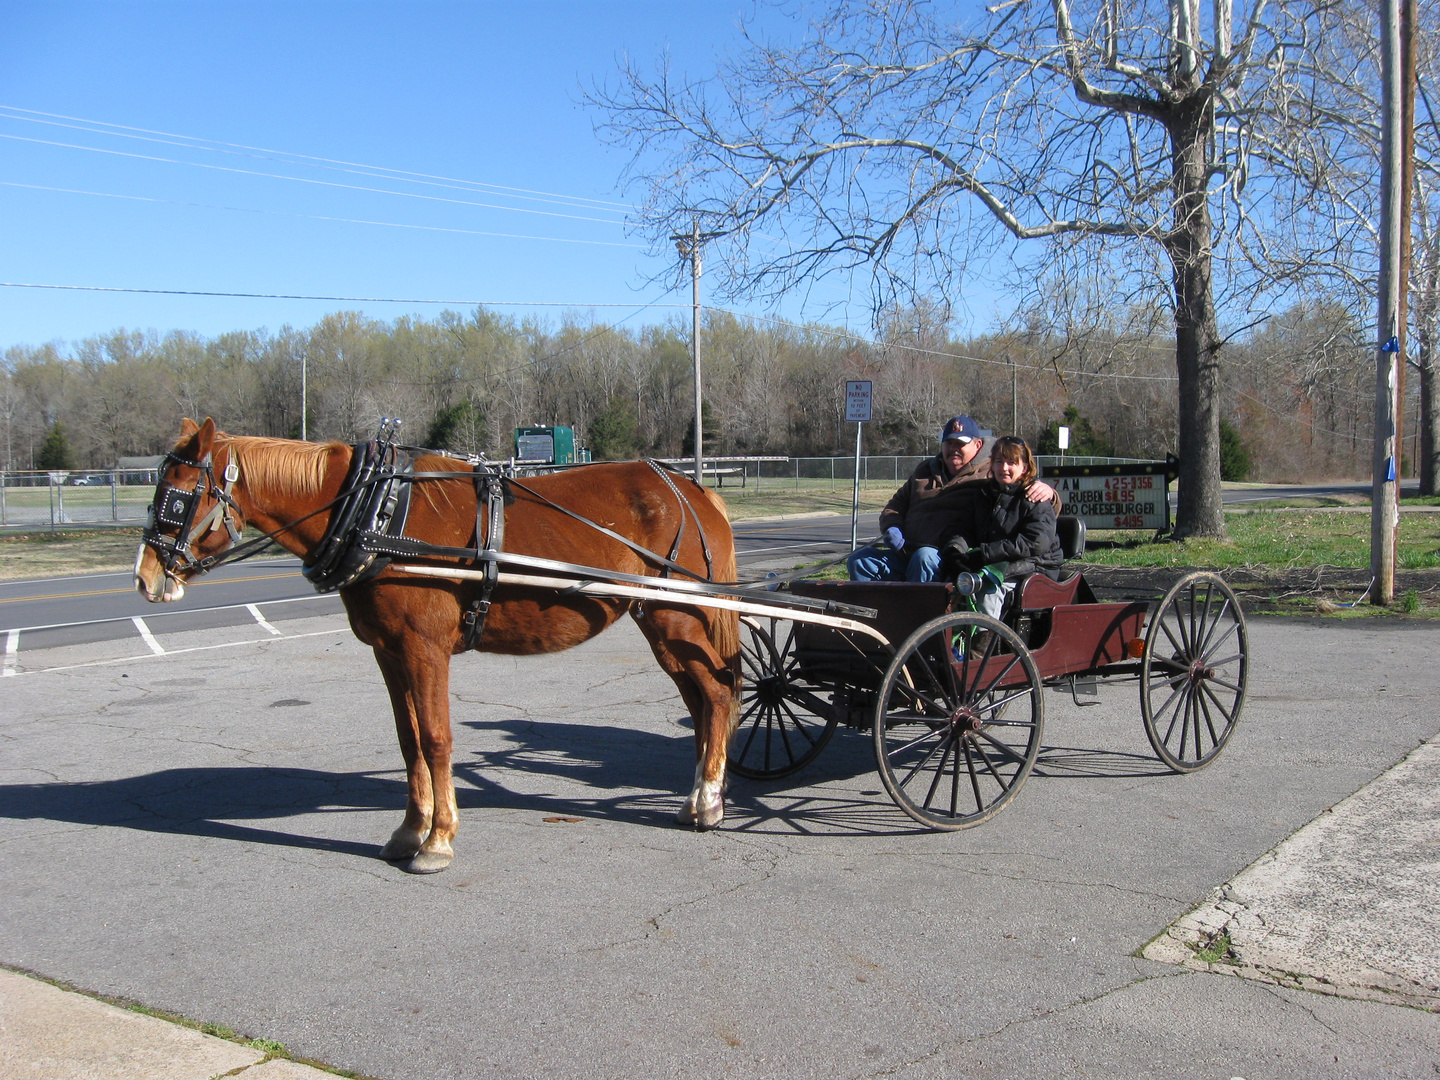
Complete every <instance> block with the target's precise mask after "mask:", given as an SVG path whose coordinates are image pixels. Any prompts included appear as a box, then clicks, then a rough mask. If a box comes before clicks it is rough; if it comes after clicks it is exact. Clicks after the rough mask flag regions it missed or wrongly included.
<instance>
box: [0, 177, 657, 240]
mask: <svg viewBox="0 0 1440 1080" xmlns="http://www.w3.org/2000/svg"><path fill="white" fill-rule="evenodd" d="M0 186H3V187H14V188H26V189H28V190H30V191H55V192H59V193H61V194H65V195H93V196H95V197H97V198H102V199H125V200H127V201H129V202H148V203H158V204H160V205H164V206H190V207H194V208H196V209H199V210H226V211H231V212H233V213H237V214H265V215H268V216H271V217H292V218H301V219H303V220H306V221H333V222H337V223H339V224H342V225H379V226H382V227H384V228H389V229H416V230H420V231H423V232H443V233H460V234H462V235H465V236H495V237H500V238H502V239H506V240H548V241H550V242H552V243H556V244H588V245H591V246H592V247H624V248H643V247H644V246H645V245H644V244H631V243H627V242H625V241H623V240H574V239H571V238H569V237H565V236H528V235H526V234H524V233H502V232H491V231H489V230H485V229H458V228H451V227H449V226H445V225H409V224H405V223H403V222H398V221H370V220H367V219H365V218H345V217H332V216H330V215H326V214H302V213H300V212H298V211H295V210H257V209H254V208H253V207H248V206H217V205H215V204H213V203H197V202H185V201H181V200H179V199H157V198H155V197H154V196H151V195H119V194H116V193H115V192H111V191H85V190H82V189H79V188H62V187H52V186H50V185H47V184H21V183H18V182H16V181H13V180H0Z"/></svg>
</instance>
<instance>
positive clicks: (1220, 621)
mask: <svg viewBox="0 0 1440 1080" xmlns="http://www.w3.org/2000/svg"><path fill="white" fill-rule="evenodd" d="M1249 652H1250V650H1249V638H1248V635H1247V634H1246V632H1245V613H1244V612H1242V611H1241V610H1240V601H1239V600H1237V599H1236V598H1235V593H1234V592H1233V591H1231V589H1230V586H1229V585H1226V584H1225V582H1224V581H1222V580H1221V579H1220V578H1219V577H1217V576H1216V575H1214V574H1207V573H1204V572H1200V573H1195V574H1188V575H1186V576H1185V577H1183V578H1181V579H1180V580H1179V581H1177V582H1176V583H1175V584H1174V585H1173V586H1172V587H1171V589H1170V591H1169V592H1167V593H1166V594H1165V598H1164V599H1163V600H1161V601H1160V605H1159V607H1157V608H1156V609H1155V613H1154V614H1153V615H1152V616H1151V617H1150V625H1149V626H1148V627H1147V628H1146V630H1145V654H1144V657H1143V659H1142V660H1141V662H1140V714H1141V715H1142V716H1143V717H1144V718H1145V734H1146V735H1147V736H1149V738H1150V745H1151V746H1153V747H1154V748H1155V753H1156V754H1157V755H1158V756H1159V758H1160V760H1161V761H1163V762H1164V763H1165V764H1166V765H1168V766H1170V768H1172V769H1174V770H1175V771H1176V772H1194V771H1195V770H1196V769H1200V768H1203V767H1204V766H1206V765H1208V764H1210V762H1212V761H1213V760H1215V758H1216V756H1217V755H1218V754H1219V753H1220V751H1221V750H1223V749H1225V744H1226V743H1227V742H1229V741H1230V736H1231V734H1233V733H1234V731H1235V725H1236V724H1237V723H1238V722H1239V720H1240V709H1241V708H1242V707H1243V706H1244V704H1245V680H1246V676H1247V673H1248V671H1249V667H1250V661H1249Z"/></svg>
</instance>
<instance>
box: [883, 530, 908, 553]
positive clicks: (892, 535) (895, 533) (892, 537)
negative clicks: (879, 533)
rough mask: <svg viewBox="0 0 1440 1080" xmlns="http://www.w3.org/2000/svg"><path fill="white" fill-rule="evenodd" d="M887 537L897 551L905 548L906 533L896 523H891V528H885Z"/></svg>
mask: <svg viewBox="0 0 1440 1080" xmlns="http://www.w3.org/2000/svg"><path fill="white" fill-rule="evenodd" d="M885 539H886V540H888V541H889V542H890V546H891V547H892V548H894V549H895V550H896V551H904V550H905V534H904V533H902V532H901V531H900V530H899V529H898V528H896V527H895V526H894V525H891V526H890V528H888V529H886V530H885Z"/></svg>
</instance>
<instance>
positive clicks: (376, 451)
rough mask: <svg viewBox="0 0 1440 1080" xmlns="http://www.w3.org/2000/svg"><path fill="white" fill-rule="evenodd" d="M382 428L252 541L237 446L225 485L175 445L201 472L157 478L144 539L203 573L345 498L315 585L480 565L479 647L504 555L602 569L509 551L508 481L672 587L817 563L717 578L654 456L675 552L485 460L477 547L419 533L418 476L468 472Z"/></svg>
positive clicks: (750, 586) (771, 582)
mask: <svg viewBox="0 0 1440 1080" xmlns="http://www.w3.org/2000/svg"><path fill="white" fill-rule="evenodd" d="M384 434H385V433H384V432H382V438H381V439H378V440H374V441H372V442H369V443H361V444H358V445H356V446H353V447H352V448H351V450H352V457H351V463H350V467H349V472H348V474H347V476H346V479H345V482H344V484H343V485H342V487H341V491H340V493H339V494H338V495H336V496H335V497H334V498H333V499H330V500H329V501H328V502H325V503H323V504H322V505H320V506H318V507H316V508H315V509H314V510H311V511H310V512H309V513H307V514H305V515H304V516H302V517H299V518H297V519H296V520H294V521H292V522H290V523H288V524H286V525H282V526H281V527H280V528H278V529H275V530H273V531H272V532H268V533H265V534H264V535H262V536H258V537H256V538H254V539H252V540H249V541H246V542H245V543H238V541H239V540H240V535H241V528H243V525H244V519H243V515H242V514H241V512H240V507H239V505H238V504H237V503H236V502H235V499H234V497H233V495H232V491H233V490H234V487H235V484H236V482H237V481H238V480H239V479H240V466H239V463H238V458H237V457H236V456H234V451H233V449H232V451H231V453H232V457H231V460H230V461H229V463H228V464H227V465H226V466H225V470H224V472H223V478H224V481H225V484H224V487H221V486H220V484H219V483H218V482H217V480H216V478H215V469H214V463H213V460H212V457H211V455H210V454H208V453H207V454H206V455H205V457H204V458H203V459H202V460H200V461H190V460H189V459H187V458H183V457H181V456H180V455H178V454H176V453H174V452H173V451H172V452H170V453H168V454H166V460H167V461H169V462H173V463H175V464H179V465H185V466H188V467H190V468H193V469H197V470H198V471H199V472H200V476H199V477H198V478H197V479H196V481H195V486H194V487H193V488H192V489H189V490H187V489H185V488H182V487H180V486H178V485H175V484H172V483H169V482H168V481H166V480H164V479H163V475H162V479H161V480H160V482H159V483H158V484H157V485H156V489H155V499H154V502H153V503H152V505H151V507H150V512H149V515H148V520H147V523H146V527H145V532H144V534H143V541H144V543H145V544H146V545H148V546H149V547H151V548H153V549H154V550H155V552H156V554H157V555H158V556H159V558H160V561H161V564H162V566H163V567H164V570H165V573H166V574H167V575H168V576H170V577H172V578H174V577H177V576H178V575H179V574H181V573H186V572H192V571H193V572H198V573H201V574H204V573H208V572H209V571H211V570H213V569H215V568H216V567H218V566H223V565H226V564H228V563H233V562H239V561H241V560H243V559H248V558H250V557H251V556H253V555H255V554H257V553H259V552H260V551H261V550H263V549H265V548H266V547H268V546H270V545H271V544H272V543H273V542H274V539H275V537H277V536H279V535H281V534H282V533H285V532H288V531H290V530H292V529H294V528H295V527H296V526H298V525H300V524H302V523H303V522H305V521H308V520H309V519H310V518H313V517H315V516H317V515H319V514H323V513H325V512H326V511H328V510H331V509H333V508H335V507H337V506H338V507H340V510H339V511H338V512H337V513H336V514H334V515H333V516H332V518H331V520H330V522H329V524H328V526H327V528H326V530H325V533H324V535H323V536H322V537H321V539H320V541H319V543H318V544H317V545H316V548H315V554H314V555H313V556H312V557H311V559H310V560H309V562H308V564H307V565H306V566H305V568H304V570H303V573H304V575H305V577H306V579H307V580H309V581H310V583H311V584H312V585H314V586H315V588H316V590H317V591H320V592H330V591H333V590H335V589H339V588H344V587H346V586H348V585H353V584H357V583H359V582H360V581H363V580H366V579H368V578H371V577H374V576H375V575H377V574H379V573H380V572H381V571H382V570H384V569H385V567H386V566H388V565H389V563H390V561H391V559H392V558H394V557H397V556H399V557H409V558H417V557H418V558H440V559H456V560H463V561H466V562H471V563H476V564H479V566H480V568H481V569H482V571H483V574H484V576H483V578H482V581H481V589H480V593H479V596H478V598H477V599H476V600H474V601H473V602H472V603H471V604H470V605H469V607H468V608H467V609H466V611H465V613H464V615H463V617H462V621H463V628H464V633H465V640H466V646H467V648H468V647H472V646H473V644H474V643H475V642H476V641H478V640H479V637H480V634H481V633H482V632H483V629H484V624H485V616H486V614H487V613H488V611H489V608H490V595H491V593H492V592H493V590H494V588H495V585H496V582H497V580H498V577H499V564H500V563H502V562H513V563H520V564H528V565H530V566H532V567H536V568H540V567H544V568H546V569H550V570H559V571H564V572H567V573H573V574H578V575H580V576H581V577H582V578H585V577H591V576H593V575H594V573H595V569H596V568H595V567H593V566H581V565H578V564H573V563H565V562H559V561H556V560H551V559H540V558H534V557H530V556H521V555H510V554H508V553H504V552H503V537H504V529H505V514H504V506H505V505H507V504H508V503H509V502H511V501H513V495H511V494H510V491H509V490H508V489H510V488H516V489H519V490H520V491H523V492H525V493H526V494H527V495H529V496H530V497H531V498H533V499H535V501H536V502H538V503H540V504H542V505H544V506H547V507H549V508H550V509H552V510H555V511H558V512H559V513H561V514H564V515H565V516H566V517H569V518H571V519H573V520H575V521H578V522H580V523H581V524H583V525H585V526H587V527H588V528H590V529H593V530H594V531H595V532H598V533H600V534H601V535H602V536H605V537H608V538H609V539H611V540H614V541H616V542H617V543H619V544H621V545H623V546H624V547H626V548H629V549H630V550H631V551H633V552H634V553H635V554H637V555H639V556H640V557H641V558H642V559H643V560H645V561H646V562H648V563H650V564H652V565H653V566H655V567H656V568H657V569H659V570H660V574H661V576H662V577H668V576H669V575H670V574H671V573H675V574H679V575H683V576H684V577H685V578H688V579H691V582H693V584H691V583H681V582H674V583H672V587H676V586H683V587H689V588H696V589H700V590H703V591H706V592H708V591H710V590H712V589H714V588H719V587H723V588H725V589H727V590H736V591H739V590H759V589H764V590H766V591H772V592H773V591H774V590H776V589H778V588H781V587H783V586H784V585H786V584H788V583H789V582H790V581H792V580H795V579H797V578H799V577H803V576H804V575H805V574H807V573H812V572H813V571H814V569H815V567H809V568H807V569H804V570H797V571H794V572H792V573H789V574H785V575H783V576H779V575H776V576H771V577H767V578H765V579H762V580H760V581H754V582H739V581H736V582H717V581H715V578H714V561H713V556H712V554H711V551H710V545H709V543H708V541H707V539H706V536H705V530H704V527H703V526H702V525H701V523H700V517H699V515H698V514H697V513H696V511H695V507H694V506H693V505H692V504H691V502H690V500H689V499H688V498H686V497H685V495H684V494H683V493H682V492H681V491H680V490H679V488H678V487H677V486H676V485H675V483H674V482H673V481H672V480H671V478H670V477H669V476H668V475H666V473H667V471H668V470H667V468H666V467H665V466H663V465H661V464H659V463H657V462H654V461H648V462H647V464H649V466H650V467H651V468H652V469H654V470H655V472H656V474H657V475H658V476H659V477H660V478H661V479H662V480H663V481H664V482H665V484H666V486H667V487H668V488H669V489H670V490H671V492H672V493H673V494H674V495H675V497H676V499H677V500H678V501H679V503H680V528H679V530H678V532H677V534H676V537H675V542H674V544H673V545H672V546H671V549H670V554H669V555H668V556H666V555H661V554H659V553H658V552H655V551H651V550H650V549H649V548H647V547H644V546H643V545H641V544H639V543H637V542H635V541H634V540H631V539H630V538H629V537H627V536H623V535H621V534H620V533H618V532H616V531H615V530H614V529H610V528H607V527H606V526H604V525H601V524H600V523H599V522H597V521H594V520H592V519H590V518H588V517H585V516H584V515H583V514H579V513H576V512H575V511H573V510H571V509H569V508H568V507H565V506H561V505H560V504H559V503H556V502H555V501H553V500H552V499H549V498H547V497H546V496H545V495H543V494H541V493H540V492H538V491H536V490H535V489H534V488H532V487H530V486H529V485H527V484H524V483H521V482H520V481H519V480H516V479H514V478H509V477H504V476H502V475H501V473H500V470H499V468H498V466H493V465H489V466H487V465H482V464H479V463H477V464H475V465H474V466H473V471H472V472H471V473H469V474H468V477H469V478H470V479H473V481H474V483H475V487H476V492H475V494H476V508H475V546H474V547H445V546H441V545H436V544H428V543H426V542H424V541H420V540H412V539H410V538H409V537H406V536H404V535H403V531H404V526H405V520H406V517H407V512H408V506H409V498H410V493H411V491H412V490H413V487H412V485H413V484H414V483H415V482H417V481H422V480H463V479H466V478H467V474H466V473H464V472H460V471H449V470H441V471H432V472H415V471H413V469H412V468H411V459H410V457H409V455H408V454H406V453H405V452H404V451H402V450H400V449H399V448H397V447H396V446H395V444H394V443H393V442H391V441H389V440H388V439H385V438H383V435H384ZM407 449H414V448H407ZM201 494H205V495H209V496H212V497H213V498H214V499H215V505H214V506H212V507H211V508H210V510H209V511H208V512H207V513H206V514H205V516H204V517H202V518H201V519H200V521H198V522H196V521H194V517H195V508H196V501H197V497H198V496H200V495H201ZM688 519H693V520H694V522H695V527H696V529H697V531H698V533H699V541H700V547H701V551H702V552H703V554H704V559H705V571H706V572H705V574H704V575H703V576H702V575H701V574H699V573H697V572H696V571H694V570H691V569H690V568H689V567H687V566H683V565H681V564H680V563H679V562H677V561H676V558H675V557H676V555H677V554H678V553H679V549H680V543H681V540H682V539H683V537H684V534H685V526H686V522H687V520H688ZM222 524H223V525H224V527H225V529H226V531H227V532H228V533H229V534H230V539H229V544H227V546H226V547H225V548H224V549H222V550H221V551H219V552H216V553H215V554H213V555H207V556H203V557H201V558H196V557H195V555H194V553H193V546H194V545H195V544H196V543H197V542H199V541H200V540H202V539H203V538H204V537H205V536H207V535H208V534H209V533H210V532H211V531H212V530H214V529H216V528H219V527H220V526H221V525H222ZM161 525H166V526H173V527H175V528H176V529H177V533H176V535H175V536H173V537H172V536H166V535H165V534H163V533H161V532H160V531H159V526H161ZM486 526H488V527H486ZM237 544H238V546H237ZM832 561H834V562H839V561H840V560H838V559H837V560H832ZM821 565H829V564H821ZM605 573H606V576H607V577H611V578H614V579H615V580H617V581H619V580H625V581H630V580H632V579H633V581H634V582H636V583H642V582H644V581H646V580H653V579H647V578H646V577H645V576H643V575H630V574H621V573H619V572H618V571H615V572H610V571H607V572H605Z"/></svg>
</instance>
